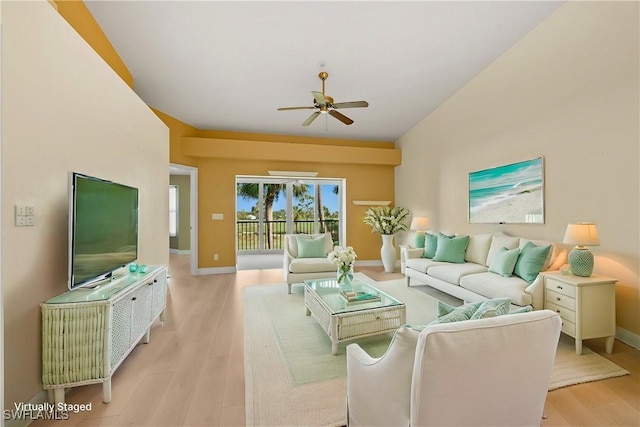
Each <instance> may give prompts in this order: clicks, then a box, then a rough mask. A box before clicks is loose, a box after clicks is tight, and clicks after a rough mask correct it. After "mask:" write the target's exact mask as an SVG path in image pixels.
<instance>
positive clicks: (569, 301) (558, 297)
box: [546, 289, 576, 311]
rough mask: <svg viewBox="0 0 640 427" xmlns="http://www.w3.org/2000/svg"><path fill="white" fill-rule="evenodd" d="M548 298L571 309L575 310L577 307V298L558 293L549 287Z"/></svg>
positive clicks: (551, 301) (549, 300) (553, 302)
mask: <svg viewBox="0 0 640 427" xmlns="http://www.w3.org/2000/svg"><path fill="white" fill-rule="evenodd" d="M546 300H547V301H548V302H550V303H552V304H557V305H561V306H562V307H566V308H568V309H569V310H573V311H575V309H576V299H575V298H571V297H568V296H566V295H563V294H561V293H558V292H556V291H552V290H551V289H547V297H546Z"/></svg>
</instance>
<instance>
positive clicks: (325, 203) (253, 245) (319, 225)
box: [236, 177, 343, 253]
mask: <svg viewBox="0 0 640 427" xmlns="http://www.w3.org/2000/svg"><path fill="white" fill-rule="evenodd" d="M341 188H342V180H330V179H306V178H305V179H302V178H301V179H297V178H291V179H288V178H270V177H238V178H237V179H236V230H237V248H238V251H239V252H243V253H260V252H271V251H281V250H282V249H283V246H282V239H283V236H284V234H286V233H324V232H330V233H331V235H332V237H333V240H334V242H335V244H339V242H340V240H341V234H342V233H341V227H340V224H341V218H342V208H341V206H342V205H343V204H342V203H341V196H342V194H341Z"/></svg>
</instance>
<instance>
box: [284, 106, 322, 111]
mask: <svg viewBox="0 0 640 427" xmlns="http://www.w3.org/2000/svg"><path fill="white" fill-rule="evenodd" d="M314 108H316V107H280V108H278V111H287V110H313V109H314Z"/></svg>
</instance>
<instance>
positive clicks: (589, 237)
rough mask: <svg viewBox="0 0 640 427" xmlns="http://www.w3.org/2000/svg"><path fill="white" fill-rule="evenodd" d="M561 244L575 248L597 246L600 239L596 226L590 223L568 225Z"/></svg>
mask: <svg viewBox="0 0 640 427" xmlns="http://www.w3.org/2000/svg"><path fill="white" fill-rule="evenodd" d="M563 243H567V244H570V245H576V246H598V245H599V244H600V239H599V238H598V230H597V229H596V225H595V224H592V223H590V222H579V223H577V224H568V225H567V230H566V231H565V233H564V240H563Z"/></svg>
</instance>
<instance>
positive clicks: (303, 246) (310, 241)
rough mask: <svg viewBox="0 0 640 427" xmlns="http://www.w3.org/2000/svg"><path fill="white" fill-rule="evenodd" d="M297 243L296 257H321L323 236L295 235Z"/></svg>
mask: <svg viewBox="0 0 640 427" xmlns="http://www.w3.org/2000/svg"><path fill="white" fill-rule="evenodd" d="M296 241H297V243H298V258H323V257H324V256H326V254H325V252H324V245H325V237H324V236H318V237H306V236H296Z"/></svg>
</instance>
